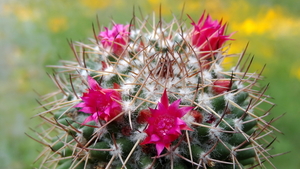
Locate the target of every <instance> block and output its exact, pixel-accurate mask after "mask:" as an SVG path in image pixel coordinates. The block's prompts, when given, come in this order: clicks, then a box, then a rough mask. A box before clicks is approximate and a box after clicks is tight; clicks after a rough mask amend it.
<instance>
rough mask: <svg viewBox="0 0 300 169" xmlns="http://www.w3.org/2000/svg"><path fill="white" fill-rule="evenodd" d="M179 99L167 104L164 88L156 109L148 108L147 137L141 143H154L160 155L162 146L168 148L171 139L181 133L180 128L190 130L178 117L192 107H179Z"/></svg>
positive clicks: (174, 138)
mask: <svg viewBox="0 0 300 169" xmlns="http://www.w3.org/2000/svg"><path fill="white" fill-rule="evenodd" d="M179 103H180V99H179V100H176V101H174V102H173V103H172V104H171V105H169V101H168V96H167V93H166V90H165V91H164V93H163V95H162V97H161V102H160V103H158V108H157V109H151V108H149V109H150V111H151V116H150V117H149V118H148V119H147V122H148V128H147V129H146V130H145V132H146V133H147V135H148V136H147V137H146V138H145V140H144V141H143V142H142V143H141V144H142V145H143V144H155V145H156V151H157V154H158V155H160V154H161V152H162V151H163V149H164V148H167V149H170V145H171V143H172V141H174V140H176V139H177V138H178V137H179V136H180V135H181V130H192V129H190V128H189V127H188V126H187V125H186V123H185V122H184V121H183V120H182V119H180V118H181V117H182V116H184V115H185V114H186V113H188V112H189V111H190V110H192V109H193V107H183V108H179Z"/></svg>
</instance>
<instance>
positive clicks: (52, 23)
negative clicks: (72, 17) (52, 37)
mask: <svg viewBox="0 0 300 169" xmlns="http://www.w3.org/2000/svg"><path fill="white" fill-rule="evenodd" d="M48 27H49V28H50V30H51V31H52V32H54V33H56V32H59V31H62V30H66V29H67V28H68V24H67V19H66V18H64V17H54V18H51V19H49V20H48Z"/></svg>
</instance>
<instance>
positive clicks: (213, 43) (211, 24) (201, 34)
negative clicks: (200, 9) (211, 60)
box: [191, 12, 233, 57]
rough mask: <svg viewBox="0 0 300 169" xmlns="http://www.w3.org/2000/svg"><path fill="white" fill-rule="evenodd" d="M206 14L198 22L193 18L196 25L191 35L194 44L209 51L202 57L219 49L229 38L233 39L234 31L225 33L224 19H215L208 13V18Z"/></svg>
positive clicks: (202, 49)
mask: <svg viewBox="0 0 300 169" xmlns="http://www.w3.org/2000/svg"><path fill="white" fill-rule="evenodd" d="M204 16H205V12H204V13H203V14H202V16H201V18H200V19H199V21H198V23H197V24H196V23H195V22H194V21H193V20H192V19H191V20H192V21H193V22H192V25H193V26H194V30H193V31H192V35H191V38H192V39H191V40H192V45H193V46H195V47H197V48H198V49H199V50H200V51H209V52H205V53H202V54H201V55H200V57H201V56H205V55H207V54H210V53H211V51H214V50H217V49H219V48H220V47H221V46H222V45H223V44H224V43H225V42H226V41H227V40H233V39H230V36H232V34H233V33H231V34H229V35H225V27H226V24H224V25H222V20H221V21H220V22H218V20H215V21H213V20H212V18H211V17H210V15H207V16H206V19H204Z"/></svg>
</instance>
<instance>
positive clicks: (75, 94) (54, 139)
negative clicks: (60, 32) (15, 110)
mask: <svg viewBox="0 0 300 169" xmlns="http://www.w3.org/2000/svg"><path fill="white" fill-rule="evenodd" d="M150 23H152V22H150V21H149V20H148V19H145V20H140V19H138V18H137V17H133V19H132V20H131V22H130V24H128V25H121V24H115V25H113V26H112V28H111V29H109V28H105V29H103V31H102V32H100V34H99V35H98V36H97V35H95V37H96V39H92V40H91V43H90V44H83V43H80V42H77V43H74V44H71V49H72V50H73V51H74V55H75V60H76V61H63V62H62V63H63V64H62V65H60V66H54V68H57V69H58V71H56V72H58V73H57V74H55V75H53V76H52V77H51V78H52V79H53V80H54V82H55V83H56V85H57V86H58V89H59V91H56V92H54V93H52V94H49V95H47V96H45V98H44V99H43V100H42V101H45V102H46V103H45V105H44V106H43V107H45V108H46V111H43V112H41V113H39V114H37V115H36V116H38V117H40V118H41V119H42V120H43V122H42V124H41V126H43V127H42V128H43V130H42V131H37V133H38V135H39V137H40V142H42V143H43V144H44V145H47V146H46V147H45V149H44V151H43V152H42V153H41V155H40V158H41V168H56V167H57V168H86V169H94V168H97V169H100V168H112V169H114V168H127V169H131V168H143V169H150V168H172V169H190V168H195V169H196V168H206V169H211V168H213V169H231V168H241V169H242V168H251V166H262V167H264V163H263V162H264V161H266V162H268V163H270V164H272V163H271V161H270V160H269V156H270V154H269V153H268V149H265V147H266V146H268V145H269V142H268V141H267V140H269V139H268V138H267V137H270V134H271V133H272V131H273V130H277V129H275V128H274V127H272V126H271V124H270V122H266V121H265V120H264V118H265V117H266V116H267V115H268V114H269V111H263V110H262V109H261V108H258V106H259V105H260V104H261V103H267V104H270V106H273V104H272V103H271V102H270V101H268V96H266V95H264V93H263V92H264V91H265V90H261V91H260V90H256V89H257V87H256V86H257V81H258V80H260V79H261V76H260V74H256V73H249V72H247V71H248V68H246V69H244V68H245V67H247V66H245V65H246V64H247V63H245V65H240V63H242V62H241V60H242V59H243V57H244V53H245V52H244V51H242V52H241V54H228V53H227V52H228V48H229V46H228V45H227V46H226V45H224V43H225V42H226V41H229V40H232V39H230V38H231V36H232V34H228V35H226V34H225V27H226V24H223V25H222V23H221V22H219V21H214V20H212V19H211V17H210V16H209V15H207V16H206V15H205V14H203V15H202V16H201V18H200V19H199V21H198V22H197V23H195V22H194V21H192V27H191V28H188V26H187V25H185V23H183V22H181V21H179V20H177V19H176V18H174V19H173V21H171V22H170V23H166V22H165V21H163V20H159V21H158V22H157V23H155V18H153V23H154V25H151V24H150ZM233 56H237V57H239V62H238V64H237V65H235V66H234V67H233V68H232V69H231V70H228V71H225V70H223V68H222V64H223V61H224V59H225V58H226V57H233ZM51 98H52V100H51ZM270 138H272V137H270Z"/></svg>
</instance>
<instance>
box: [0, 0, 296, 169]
mask: <svg viewBox="0 0 300 169" xmlns="http://www.w3.org/2000/svg"><path fill="white" fill-rule="evenodd" d="M184 3H185V11H184V18H185V19H186V22H187V23H189V22H190V21H189V20H188V19H187V17H186V14H187V13H188V14H189V15H190V16H191V17H192V18H194V20H198V18H199V17H200V15H201V14H202V12H203V11H204V10H206V11H207V12H208V13H209V14H211V15H212V16H213V18H214V19H221V18H223V20H224V21H226V22H228V23H229V26H228V30H227V32H234V31H237V33H236V34H235V35H234V36H233V38H234V39H236V40H235V41H232V42H230V43H231V52H233V53H235V52H241V51H242V50H243V49H244V47H245V46H246V44H247V42H250V45H249V47H248V50H247V55H254V56H255V59H254V62H253V65H252V68H251V70H252V71H259V70H260V69H261V68H262V67H263V65H264V64H266V65H267V67H266V68H265V71H264V73H263V75H264V76H265V77H266V78H265V80H264V81H262V82H261V86H264V85H266V84H268V83H270V88H269V90H268V92H267V93H268V94H269V95H271V96H272V97H273V98H274V99H271V101H273V102H274V103H276V105H277V106H276V107H275V108H274V109H273V110H272V112H271V115H270V117H269V119H271V118H275V117H277V116H280V115H281V114H283V113H286V114H285V115H284V116H283V117H282V118H281V119H279V120H278V121H276V122H275V123H274V125H275V126H276V127H277V128H279V129H280V130H281V131H282V132H283V133H284V134H279V133H276V135H277V141H276V142H275V143H274V144H273V145H274V148H275V149H274V150H272V152H273V153H274V154H277V153H282V152H287V151H291V152H290V153H288V154H286V155H283V156H279V157H276V158H274V159H273V160H272V161H273V163H274V164H275V165H276V166H277V168H279V169H281V168H288V169H297V168H300V160H299V159H298V158H299V152H300V146H299V141H300V125H299V124H300V123H299V121H298V120H299V119H300V110H299V106H300V104H299V102H300V97H299V96H300V87H299V84H300V83H299V82H300V56H299V54H300V42H299V39H300V15H299V14H300V1H298V0H288V1H283V0H264V1H261V0H226V1H224V0H185V1H183V0H161V1H160V0H144V1H143V0H64V1H61V0H51V1H46V0H22V1H20V0H0V79H1V80H0V168H3V169H23V168H24V169H28V168H34V167H35V165H34V164H33V161H34V160H35V158H36V157H37V155H38V151H39V150H40V149H41V145H39V144H38V143H36V142H35V141H33V140H32V139H30V138H29V137H27V136H26V135H25V134H24V133H29V134H32V131H31V130H30V127H35V126H36V124H37V123H38V122H39V119H38V118H33V119H31V117H32V116H34V115H35V114H36V113H37V112H38V111H37V110H35V107H37V106H38V104H37V102H36V101H35V100H36V99H38V98H39V94H42V95H43V94H47V93H48V92H51V91H53V90H55V89H56V88H55V85H54V84H53V83H52V82H51V80H50V79H49V78H48V76H47V73H51V72H52V70H51V69H49V68H46V67H45V66H46V65H53V64H58V61H59V60H60V59H73V55H72V53H71V50H70V48H69V46H68V43H67V40H74V41H83V42H87V41H88V40H87V39H88V38H89V37H93V31H92V24H93V23H94V24H96V23H97V19H96V18H97V17H98V20H99V23H100V25H101V26H109V25H110V24H111V20H114V21H115V22H118V23H122V24H126V23H128V22H129V21H130V19H131V17H132V11H133V7H134V6H135V9H136V11H137V13H139V10H141V11H142V12H143V14H144V15H152V11H155V12H156V13H158V11H159V6H160V4H161V5H162V15H163V17H164V18H165V20H167V21H168V20H171V18H172V17H173V15H175V16H179V15H180V12H181V10H182V7H183V4H184ZM139 8H140V9H139ZM37 93H38V94H37ZM268 168H271V167H270V166H268Z"/></svg>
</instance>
